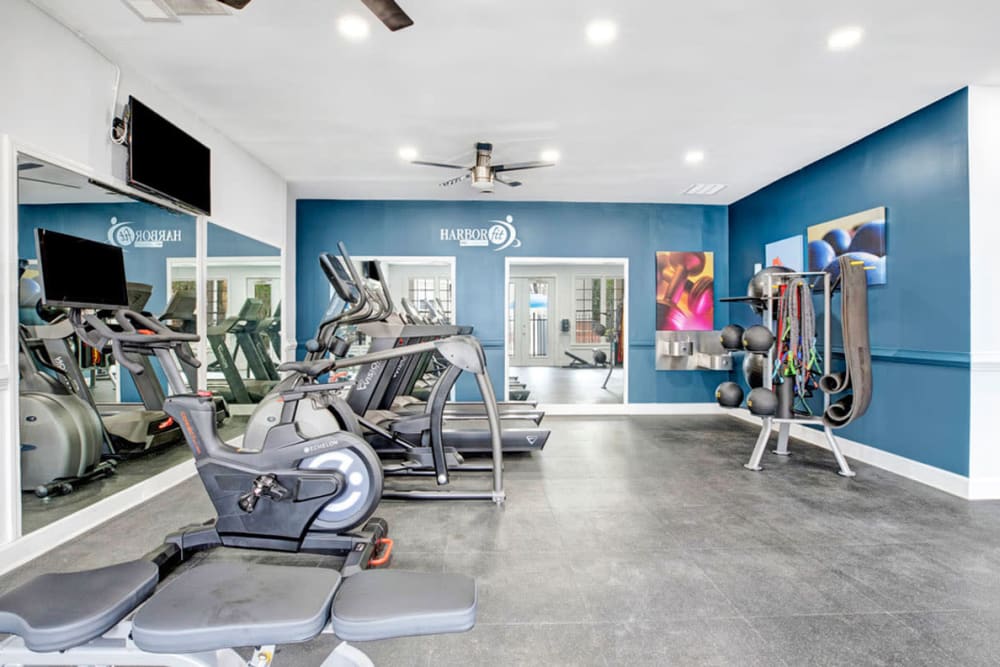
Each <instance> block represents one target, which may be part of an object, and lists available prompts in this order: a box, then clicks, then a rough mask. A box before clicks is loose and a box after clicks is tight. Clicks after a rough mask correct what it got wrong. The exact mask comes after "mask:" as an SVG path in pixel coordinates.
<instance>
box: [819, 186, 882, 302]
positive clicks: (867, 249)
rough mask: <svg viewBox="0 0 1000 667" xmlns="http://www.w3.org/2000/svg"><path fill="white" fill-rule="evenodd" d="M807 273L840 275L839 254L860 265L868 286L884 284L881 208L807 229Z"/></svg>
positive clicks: (835, 276) (833, 277)
mask: <svg viewBox="0 0 1000 667" xmlns="http://www.w3.org/2000/svg"><path fill="white" fill-rule="evenodd" d="M806 236H807V238H808V239H809V270H810V271H826V272H827V273H829V274H830V277H831V279H833V280H836V279H837V277H838V276H839V275H840V263H839V262H838V261H837V260H838V258H839V257H840V256H841V255H847V256H849V257H850V258H851V259H855V260H858V261H861V262H864V264H865V269H866V270H867V274H868V284H869V285H884V284H885V283H886V275H885V262H886V246H885V207H884V206H880V207H878V208H873V209H870V210H868V211H862V212H861V213H855V214H854V215H849V216H847V217H844V218H838V219H837V220H831V221H829V222H823V223H820V224H818V225H813V226H812V227H810V228H809V229H808V231H807V233H806Z"/></svg>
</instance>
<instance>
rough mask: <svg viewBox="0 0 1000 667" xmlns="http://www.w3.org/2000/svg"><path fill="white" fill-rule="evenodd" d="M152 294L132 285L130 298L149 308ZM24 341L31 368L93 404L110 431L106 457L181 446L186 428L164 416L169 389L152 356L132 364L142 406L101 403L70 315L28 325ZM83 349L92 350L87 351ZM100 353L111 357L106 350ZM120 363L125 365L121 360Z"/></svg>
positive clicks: (24, 349)
mask: <svg viewBox="0 0 1000 667" xmlns="http://www.w3.org/2000/svg"><path fill="white" fill-rule="evenodd" d="M151 290H152V288H150V287H149V286H147V285H142V284H140V283H129V291H128V292H127V296H128V299H129V300H130V301H131V302H133V303H136V304H138V303H141V304H142V305H145V302H146V300H148V298H149V293H150V292H151ZM39 296H40V294H39ZM21 336H22V350H23V352H24V353H26V354H28V355H29V358H28V360H27V362H26V363H31V364H33V365H35V366H36V367H38V368H41V369H44V370H45V371H46V372H49V373H52V374H53V375H54V376H55V377H56V378H57V379H58V380H59V381H60V382H61V383H62V384H63V385H64V386H65V387H66V388H67V389H68V390H69V391H70V392H72V393H73V394H75V395H77V396H79V397H80V398H82V399H84V400H85V401H87V403H89V404H90V405H91V406H92V408H93V409H94V410H95V411H96V412H97V414H99V415H100V417H101V421H102V423H103V428H104V431H105V432H106V438H103V439H104V440H105V442H104V454H105V456H107V457H114V458H129V457H132V456H136V455H140V454H145V453H149V452H152V451H155V450H159V449H162V448H163V447H167V446H169V445H172V444H175V443H177V442H179V441H180V438H181V433H180V429H179V428H178V427H177V425H176V424H174V422H173V420H172V419H170V418H169V417H168V416H167V415H166V414H165V413H164V412H163V409H162V408H163V401H164V393H163V387H162V386H161V385H160V383H159V380H158V379H157V376H156V373H155V372H154V369H153V365H152V363H151V361H150V357H149V356H148V355H139V356H137V357H136V358H135V359H134V360H133V364H132V365H133V367H135V368H141V369H142V372H141V373H132V377H133V379H134V380H135V386H136V389H137V390H138V392H139V396H140V398H141V399H142V403H140V404H124V403H99V402H98V401H97V400H96V399H95V398H94V395H93V394H92V393H91V391H90V386H89V384H88V382H87V380H86V377H85V375H84V373H83V370H82V369H81V368H80V363H79V360H78V357H77V355H78V354H79V353H80V350H76V349H74V346H73V345H72V344H71V342H73V341H76V340H77V339H76V337H75V335H74V332H73V326H72V324H71V323H70V322H69V321H68V320H67V319H66V318H65V315H60V316H58V317H56V319H54V320H53V321H52V322H49V323H43V324H25V325H22V327H21ZM78 347H79V346H78ZM92 347H93V346H92ZM81 349H82V350H89V348H86V347H83V348H81ZM94 349H96V350H98V351H99V352H101V353H104V352H105V350H104V349H103V348H101V347H94ZM116 361H119V362H121V359H116ZM123 365H124V364H123ZM126 367H127V366H126Z"/></svg>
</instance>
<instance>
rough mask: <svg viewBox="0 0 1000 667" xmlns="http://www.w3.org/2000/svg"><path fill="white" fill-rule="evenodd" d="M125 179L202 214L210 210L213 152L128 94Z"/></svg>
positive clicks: (135, 185) (142, 188)
mask: <svg viewBox="0 0 1000 667" xmlns="http://www.w3.org/2000/svg"><path fill="white" fill-rule="evenodd" d="M128 104H129V121H128V182H129V185H132V186H134V187H136V188H139V189H140V190H145V191H147V192H152V193H153V194H157V195H161V196H163V197H166V198H167V199H172V200H174V201H176V202H179V203H181V204H184V205H186V206H188V207H190V208H193V209H195V210H196V211H199V212H201V213H204V214H205V215H210V214H211V213H212V151H211V150H209V148H208V146H205V145H204V144H202V143H200V142H199V141H198V140H197V139H195V138H194V137H192V136H191V135H190V134H187V133H186V132H184V131H183V130H181V129H180V128H179V127H177V126H176V125H174V124H173V123H171V122H170V121H168V120H167V119H166V118H164V117H163V116H161V115H160V114H158V113H156V112H155V111H153V110H152V109H150V108H149V107H147V106H146V105H145V104H143V103H142V102H140V101H139V100H137V99H135V98H134V97H129V101H128Z"/></svg>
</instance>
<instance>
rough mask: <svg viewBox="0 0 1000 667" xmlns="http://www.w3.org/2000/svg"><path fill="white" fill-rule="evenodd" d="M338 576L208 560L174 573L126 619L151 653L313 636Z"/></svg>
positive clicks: (139, 642) (325, 615)
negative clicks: (180, 573) (182, 572)
mask: <svg viewBox="0 0 1000 667" xmlns="http://www.w3.org/2000/svg"><path fill="white" fill-rule="evenodd" d="M339 583H340V573H339V572H337V571H336V570H329V569H325V568H317V567H294V566H287V565H264V564H260V563H249V562H240V561H227V562H215V563H206V564H204V565H201V566H198V567H195V568H193V569H191V570H188V571H187V572H185V573H184V574H182V575H180V576H179V577H178V578H177V579H176V580H174V581H173V582H170V583H168V584H167V585H166V586H165V587H163V588H162V589H161V590H159V591H157V593H156V595H154V596H153V598H152V599H151V600H150V601H149V602H147V603H146V604H145V605H143V607H142V608H141V609H140V610H139V612H138V613H137V614H136V615H135V619H133V621H132V639H133V640H134V641H135V643H136V646H138V647H139V648H141V649H142V650H144V651H149V652H150V653H194V652H198V651H215V650H219V649H224V648H235V647H240V646H261V645H267V644H288V643H292V642H301V641H306V640H309V639H312V638H313V637H315V636H316V635H318V634H319V633H320V632H321V631H322V630H323V628H324V627H325V626H326V624H327V621H328V620H329V616H330V602H331V600H332V599H333V595H334V593H335V592H336V591H337V585H338V584H339Z"/></svg>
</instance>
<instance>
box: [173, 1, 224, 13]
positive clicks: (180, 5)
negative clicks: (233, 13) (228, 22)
mask: <svg viewBox="0 0 1000 667" xmlns="http://www.w3.org/2000/svg"><path fill="white" fill-rule="evenodd" d="M166 2H167V4H168V5H170V8H171V9H173V10H174V13H175V14H177V15H178V16H227V15H228V14H230V11H229V8H227V7H226V6H225V5H224V4H222V3H221V2H219V0H166Z"/></svg>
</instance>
